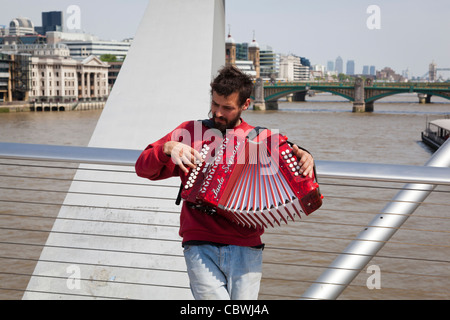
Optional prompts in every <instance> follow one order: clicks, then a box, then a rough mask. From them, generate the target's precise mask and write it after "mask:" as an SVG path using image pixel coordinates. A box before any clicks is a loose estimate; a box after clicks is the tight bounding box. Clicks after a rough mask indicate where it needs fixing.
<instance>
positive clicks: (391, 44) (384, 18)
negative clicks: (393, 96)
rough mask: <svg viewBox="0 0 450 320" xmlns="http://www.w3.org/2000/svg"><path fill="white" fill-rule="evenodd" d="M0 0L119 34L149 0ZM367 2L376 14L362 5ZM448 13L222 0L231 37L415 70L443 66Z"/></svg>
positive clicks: (437, 0) (406, 1)
mask: <svg viewBox="0 0 450 320" xmlns="http://www.w3.org/2000/svg"><path fill="white" fill-rule="evenodd" d="M0 1H1V2H0V3H1V8H2V9H1V10H0V25H8V24H9V22H10V21H11V20H12V19H13V18H16V17H27V18H30V19H31V20H32V21H33V23H34V24H35V25H36V26H40V25H41V24H42V22H41V12H42V11H66V10H67V8H68V7H69V6H70V5H77V6H79V8H80V10H81V11H80V13H81V29H82V30H83V31H84V32H86V33H91V34H94V35H97V36H99V37H100V38H101V39H116V40H122V39H125V38H130V37H133V36H134V34H135V32H136V30H137V27H138V25H139V21H140V20H141V18H142V16H143V13H144V11H145V8H146V6H147V3H148V1H149V0H39V1H36V0H14V1H12V0H0ZM150 1H151V0H150ZM167 1H170V0H167ZM186 1H189V0H186ZM371 5H376V6H377V7H378V8H379V15H378V14H377V12H375V11H370V12H369V13H367V9H368V8H369V6H371ZM449 14H450V1H449V0H428V1H423V0H420V1H419V0H369V1H368V0H315V1H312V0H308V1H306V0H276V1H275V0H226V15H227V19H226V20H227V22H226V24H227V26H226V29H227V32H228V25H230V27H231V34H232V36H233V38H234V39H235V40H236V42H250V41H251V40H252V37H253V31H255V33H256V40H257V42H258V43H259V44H260V45H263V44H265V45H270V46H272V48H273V49H274V51H276V52H279V53H284V54H288V53H292V54H296V55H299V56H304V57H306V58H308V59H310V61H311V63H313V64H323V65H326V63H327V61H328V60H335V59H336V57H337V56H341V57H342V58H343V60H344V65H345V63H346V61H347V60H355V63H356V72H357V73H360V72H361V71H362V66H363V65H375V66H376V68H377V70H380V69H382V68H383V67H385V66H389V67H392V68H393V69H394V70H395V71H396V72H397V73H401V72H402V70H405V69H407V68H409V70H410V75H412V76H422V75H424V74H425V73H426V72H427V71H428V65H429V64H430V63H431V62H432V61H433V60H434V61H435V62H436V64H437V65H438V68H450V41H448V34H449V32H450V19H449V17H448V15H449ZM378 18H379V19H378ZM367 22H369V27H370V28H369V27H368V26H367ZM443 75H444V76H445V78H448V77H450V72H445V73H443Z"/></svg>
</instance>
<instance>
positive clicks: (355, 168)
mask: <svg viewBox="0 0 450 320" xmlns="http://www.w3.org/2000/svg"><path fill="white" fill-rule="evenodd" d="M141 152H142V151H141V150H131V149H130V150H127V149H114V148H94V147H78V146H57V145H39V144H22V143H5V142H2V143H0V158H4V159H21V160H37V161H60V162H75V163H86V164H104V165H122V166H134V164H135V163H136V160H137V158H138V157H139V155H140V154H141ZM316 167H317V172H318V176H319V177H322V178H338V179H352V180H368V181H388V182H402V183H425V184H435V185H450V169H449V168H442V167H428V166H411V165H398V164H379V163H361V162H341V161H323V160H322V161H321V160H317V161H316Z"/></svg>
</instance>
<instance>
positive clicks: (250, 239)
mask: <svg viewBox="0 0 450 320" xmlns="http://www.w3.org/2000/svg"><path fill="white" fill-rule="evenodd" d="M253 128H254V127H252V126H250V125H249V124H248V123H246V122H245V121H244V120H243V119H241V124H240V125H239V126H237V127H236V128H235V129H234V130H235V132H242V133H244V134H247V133H248V132H249V131H251V130H252V129H253ZM207 130H208V128H207V127H206V126H204V125H202V123H201V122H200V121H187V122H184V123H182V124H181V125H179V126H178V127H177V128H176V129H175V130H173V131H172V132H170V133H169V134H167V135H166V136H164V137H163V138H161V139H160V140H158V141H156V142H155V143H152V144H150V145H149V146H148V147H147V148H146V149H145V150H144V151H143V152H142V154H141V155H140V157H139V158H138V160H137V162H136V166H135V168H136V173H137V175H138V176H140V177H143V178H147V179H150V180H161V179H166V178H170V177H173V176H180V178H181V181H182V183H183V184H184V183H185V182H186V180H187V175H186V174H185V173H184V172H183V171H182V170H180V168H179V167H178V166H177V165H175V164H174V163H173V161H172V160H171V157H169V156H167V155H166V154H165V153H164V151H163V147H164V144H165V143H166V142H167V141H171V140H178V141H182V142H183V143H185V144H187V145H190V146H191V147H193V148H194V149H196V150H197V151H200V149H201V141H203V140H206V139H204V137H206V136H207V135H205V132H206V131H207ZM180 136H182V137H183V138H182V139H181V138H179V137H180ZM263 232H264V230H263V229H260V228H258V229H254V228H248V227H243V226H240V225H238V224H236V223H233V222H230V221H229V220H227V219H225V218H223V217H221V216H219V215H217V214H216V215H213V216H210V215H207V214H205V213H202V212H199V211H197V210H195V209H193V208H190V207H189V206H187V204H186V202H183V205H182V209H181V215H180V231H179V234H180V236H181V237H182V238H183V242H186V241H193V240H195V241H207V242H215V243H221V244H229V245H237V246H249V247H251V246H259V245H261V244H262V242H261V235H262V234H263Z"/></svg>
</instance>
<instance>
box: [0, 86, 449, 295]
mask: <svg viewBox="0 0 450 320" xmlns="http://www.w3.org/2000/svg"><path fill="white" fill-rule="evenodd" d="M351 109H352V106H351V104H350V103H349V102H347V101H345V100H343V99H341V98H340V97H336V96H332V95H328V94H324V95H320V94H319V95H317V96H315V97H308V98H307V101H306V102H280V103H279V110H278V111H266V112H263V111H252V110H249V111H246V112H245V113H244V114H243V117H244V119H245V120H246V121H247V122H249V123H250V124H252V125H260V126H265V127H268V128H271V129H279V130H280V131H281V132H284V133H286V134H287V135H288V137H289V140H291V141H294V142H296V143H298V144H300V145H302V146H303V147H305V148H306V149H308V150H309V151H310V152H311V153H312V154H313V155H314V157H315V159H317V160H327V161H351V162H368V163H386V164H404V165H423V164H425V162H426V161H427V160H428V159H429V158H430V157H431V156H432V152H431V151H430V150H429V149H428V148H427V147H426V146H424V145H423V144H422V142H421V141H420V133H421V131H422V130H424V128H425V124H426V121H427V119H428V120H430V119H438V118H444V117H448V115H450V101H448V100H445V99H441V98H436V97H433V98H432V103H431V104H419V103H418V98H417V96H415V95H398V96H392V97H388V98H385V99H383V100H380V101H378V102H376V103H375V111H374V112H373V113H364V114H359V113H352V112H351ZM100 114H101V110H90V111H76V112H45V113H32V112H30V113H10V114H0V141H1V142H16V143H33V144H54V145H73V146H86V145H87V144H88V142H89V140H90V136H91V134H92V132H93V130H94V128H95V126H96V123H97V120H98V118H99V116H100ZM206 116H207V107H206V109H205V117H206ZM150 142H151V141H149V143H150ZM0 163H1V165H0V194H1V195H0V299H21V297H22V295H23V293H24V290H25V289H26V286H27V283H28V280H29V278H30V275H31V274H32V272H33V270H34V266H35V264H36V260H37V259H38V258H39V255H40V252H41V250H42V247H43V245H44V244H45V241H46V239H47V236H48V232H45V231H46V230H51V228H52V225H53V222H54V217H56V216H57V214H58V212H59V208H60V207H59V206H58V204H61V203H62V202H63V200H64V197H65V192H64V191H67V190H68V188H69V186H70V180H71V178H72V177H73V175H74V173H75V168H76V166H77V165H76V164H63V165H61V164H57V166H61V167H62V166H64V167H71V168H74V169H47V168H42V167H41V166H42V163H35V162H24V161H12V160H6V159H0ZM18 164H25V165H22V166H18ZM30 164H31V165H30ZM34 164H37V165H38V166H33V165H34ZM46 165H50V164H46ZM12 175H19V176H25V177H26V176H28V177H32V176H40V177H44V178H58V179H57V180H54V179H47V180H45V179H25V178H17V177H12ZM319 178H320V172H319ZM319 182H321V184H322V185H321V191H322V193H323V194H324V195H325V199H324V205H323V206H322V208H321V209H320V210H318V211H317V212H315V213H313V214H312V215H311V216H309V217H308V218H307V220H305V221H302V222H295V223H291V224H289V225H287V226H283V227H282V228H278V229H277V228H274V229H272V230H268V231H267V232H266V234H265V235H264V242H265V243H266V249H265V250H264V270H263V280H262V284H261V291H260V299H296V298H299V297H300V296H301V295H302V293H303V292H305V290H306V289H307V288H308V287H309V286H310V285H311V283H312V282H313V281H314V280H316V279H317V277H318V276H319V275H320V274H321V273H322V272H323V271H324V269H325V267H327V266H328V265H329V264H330V263H331V262H332V261H333V260H334V258H335V257H336V256H337V255H338V254H339V253H340V252H341V251H342V250H343V249H344V248H345V247H346V246H347V245H348V244H349V243H350V241H351V240H352V239H354V238H355V236H356V235H357V234H358V233H359V232H360V231H361V230H362V229H363V228H364V227H365V226H366V225H367V224H368V223H369V222H370V221H371V220H372V218H373V216H374V215H375V214H377V213H378V212H379V211H380V210H381V209H383V208H384V206H385V205H386V203H387V202H389V200H390V199H391V198H392V197H393V196H395V194H396V193H397V192H398V189H395V188H401V187H402V186H403V185H402V184H392V183H391V184H388V183H382V182H380V183H373V182H371V183H364V182H360V181H359V182H358V181H349V180H347V181H337V180H333V179H321V180H320V181H319ZM368 185H370V187H368ZM52 187H53V188H57V189H58V190H61V191H62V192H60V193H45V192H38V191H26V190H23V189H39V188H41V189H48V188H52ZM19 189H21V190H19ZM436 191H437V192H434V193H433V194H432V195H431V196H430V197H429V198H428V199H427V200H426V202H425V203H424V204H422V205H421V206H420V207H419V209H418V210H416V212H415V213H414V214H413V216H412V217H410V218H409V219H408V220H407V222H406V223H405V224H404V225H403V226H402V227H401V228H400V230H398V231H397V232H396V234H395V235H394V237H393V238H392V239H391V241H389V242H388V243H386V244H385V246H384V247H383V249H382V250H381V251H380V252H379V253H378V255H377V256H376V257H375V258H374V259H372V261H371V262H370V263H369V265H375V266H378V267H379V270H380V278H379V279H380V285H381V288H379V289H376V288H375V289H370V288H369V286H368V285H367V283H368V279H369V277H370V276H371V274H372V273H369V272H366V269H364V270H363V271H362V272H361V273H360V275H359V276H358V277H357V278H356V279H355V280H354V281H353V282H352V283H351V285H350V286H349V287H347V288H346V290H345V291H344V292H343V294H342V295H341V296H340V297H339V298H340V299H368V300H374V299H448V298H450V294H449V290H448V289H447V288H448V287H449V285H450V280H449V279H450V272H449V270H450V268H449V267H450V259H449V257H450V234H449V232H450V228H449V227H450V220H449V219H450V216H449V211H450V210H449V205H450V197H449V195H448V192H449V191H450V187H442V186H438V187H437V189H436ZM42 203H53V204H54V205H49V204H47V205H42ZM25 216H26V217H25ZM40 230H41V231H40ZM24 242H25V243H33V244H34V245H28V246H24V245H20V244H19V243H24Z"/></svg>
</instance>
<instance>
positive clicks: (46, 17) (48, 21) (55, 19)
mask: <svg viewBox="0 0 450 320" xmlns="http://www.w3.org/2000/svg"><path fill="white" fill-rule="evenodd" d="M63 26H64V14H63V12H62V11H50V12H42V27H35V30H36V32H37V33H39V34H41V35H43V36H45V35H46V33H47V32H49V31H63Z"/></svg>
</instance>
